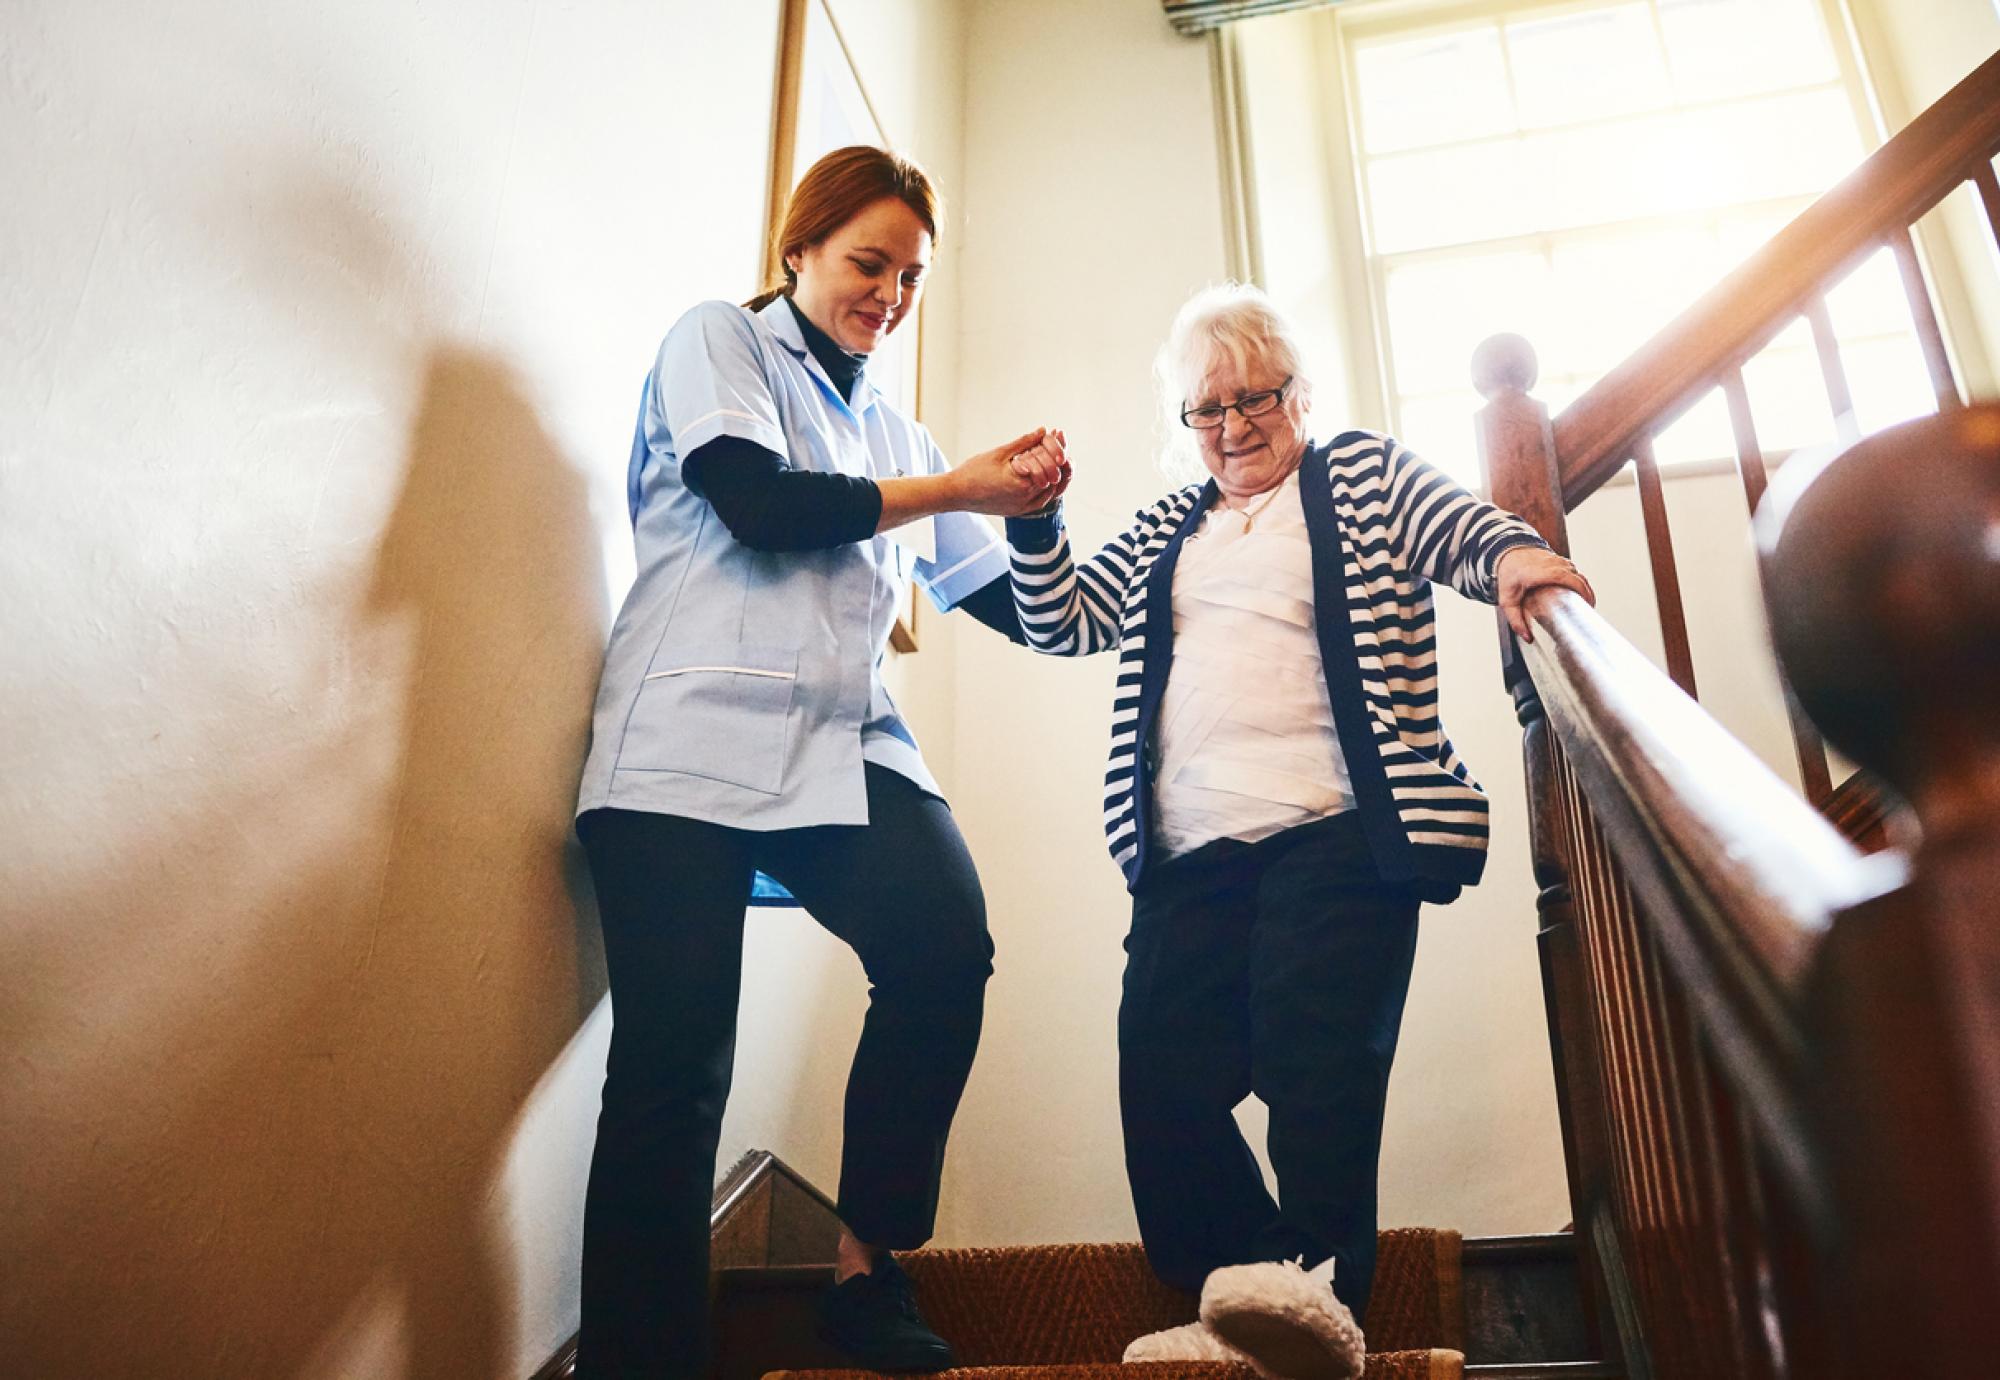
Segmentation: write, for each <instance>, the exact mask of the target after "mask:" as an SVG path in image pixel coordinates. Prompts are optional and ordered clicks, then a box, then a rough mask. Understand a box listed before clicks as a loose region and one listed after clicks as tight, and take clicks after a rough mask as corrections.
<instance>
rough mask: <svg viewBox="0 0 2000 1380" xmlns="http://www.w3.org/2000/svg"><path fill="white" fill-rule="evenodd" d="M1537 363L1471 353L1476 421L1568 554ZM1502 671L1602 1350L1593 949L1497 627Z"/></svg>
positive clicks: (1509, 496) (1497, 498)
mask: <svg viewBox="0 0 2000 1380" xmlns="http://www.w3.org/2000/svg"><path fill="white" fill-rule="evenodd" d="M1539 368H1540V366H1539V365H1538V364H1537V362H1536V359H1535V351H1534V347H1533V346H1531V345H1530V344H1528V342H1527V341H1526V340H1524V339H1523V338H1522V337H1520V336H1518V335H1496V336H1493V337H1491V338H1490V339H1488V340H1486V341H1485V342H1484V343H1482V344H1481V345H1480V346H1479V348H1478V349H1477V350H1475V351H1474V352H1473V356H1472V382H1473V385H1474V386H1475V387H1476V388H1478V390H1479V392H1480V394H1481V396H1483V397H1484V398H1485V399H1486V405H1485V406H1484V407H1482V408H1481V409H1480V410H1479V412H1478V414H1477V418H1476V423H1477V430H1478V438H1479V460H1480V466H1481V469H1482V471H1483V473H1484V475H1485V478H1486V488H1487V492H1488V494H1489V495H1490V496H1491V497H1492V500H1493V502H1494V503H1495V504H1497V505H1498V506H1500V507H1502V508H1505V509H1507V510H1508V511H1509V512H1513V513H1517V514H1519V515H1520V516H1521V517H1522V518H1524V519H1526V520H1527V522H1528V524H1529V525H1530V526H1532V527H1533V528H1534V529H1535V530H1536V531H1537V532H1539V533H1541V535H1542V539H1543V540H1544V541H1546V542H1548V544H1549V545H1550V546H1552V547H1554V548H1555V549H1556V550H1557V551H1559V552H1562V553H1563V554H1564V555H1567V554H1569V531H1568V528H1567V526H1566V524H1565V523H1564V520H1563V514H1564V511H1565V510H1564V507H1563V500H1562V483H1561V479H1560V475H1559V471H1558V468H1557V462H1556V453H1555V438H1554V434H1553V432H1552V431H1551V429H1550V426H1549V412H1548V409H1547V408H1545V407H1543V406H1542V404H1541V403H1539V402H1537V401H1536V400H1535V398H1534V397H1533V396H1532V395H1531V394H1530V393H1529V392H1528V390H1529V389H1531V388H1533V387H1534V386H1535V379H1536V377H1537V375H1538V373H1539ZM1500 662H1501V672H1502V677H1503V679H1504V680H1505V682H1506V686H1507V690H1508V692H1509V693H1510V694H1511V695H1512V696H1513V698H1514V712H1515V716H1516V717H1517V718H1518V719H1519V720H1520V724H1521V753H1522V759H1523V765H1524V767H1525V769H1526V777H1527V795H1528V847H1529V850H1530V854H1531V857H1532V860H1533V863H1534V871H1535V884H1536V886H1537V887H1538V888H1539V892H1538V894H1537V896H1536V900H1535V908H1536V912H1537V915H1538V918H1539V920H1540V928H1539V932H1538V934H1537V936H1536V945H1537V948H1538V951H1539V953H1540V956H1541V964H1542V998H1543V1004H1544V1007H1545V1011H1546V1015H1547V1019H1548V1026H1549V1052H1550V1056H1551V1058H1552V1060H1553V1062H1554V1065H1555V1083H1556V1105H1557V1108H1558V1110H1559V1112H1560V1115H1561V1118H1562V1137H1563V1159H1564V1162H1565V1164H1566V1167H1567V1169H1568V1174H1569V1195H1570V1209H1571V1212H1572V1214H1573V1218H1574V1221H1575V1223H1576V1236H1577V1241H1576V1245H1577V1265H1578V1270H1579V1273H1580V1275H1581V1277H1582V1280H1583V1281H1584V1305H1585V1310H1586V1319H1587V1322H1588V1324H1589V1328H1590V1333H1591V1337H1590V1340H1591V1343H1592V1345H1593V1346H1594V1347H1598V1348H1600V1350H1599V1351H1598V1352H1597V1353H1596V1354H1599V1355H1602V1354H1603V1352H1602V1350H1601V1347H1602V1344H1603V1337H1602V1319H1604V1318H1605V1317H1606V1316H1607V1314H1608V1297H1607V1295H1606V1294H1605V1292H1604V1287H1605V1285H1604V1274H1603V1271H1602V1269H1601V1268H1600V1266H1599V1261H1598V1251H1597V1242H1596V1240H1595V1236H1596V1231H1597V1224H1598V1223H1599V1221H1600V1220H1601V1219H1605V1218H1606V1214H1607V1213H1608V1211H1609V1203H1610V1192H1611V1183H1610V1173H1611V1161H1610V1153H1609V1144H1610V1142H1609V1132H1608V1129H1607V1124H1606V1120H1605V1109H1604V1092H1603V1088H1604V1084H1603V1081H1602V1077H1601V1071H1600V1068H1599V1063H1598V1059H1599V1053H1598V1051H1599V1041H1598V1035H1597V1028H1596V1022H1595V1019H1594V1017H1593V1015H1592V1009H1591V1002H1590V996H1589V991H1588V989H1587V987H1586V984H1585V976H1584V955H1583V949H1582V945H1581V943H1580V940H1579V935H1578V933H1577V927H1576V907H1575V903H1574V899H1573V894H1572V891H1571V886H1570V879H1571V867H1570V861H1569V859H1568V858H1567V857H1566V856H1565V852H1566V849H1565V839H1566V830H1567V822H1566V815H1565V805H1564V801H1563V796H1562V790H1561V785H1560V782H1559V779H1558V771H1557V763H1556V756H1555V751H1556V749H1555V742H1554V740H1553V738H1552V737H1551V736H1550V731H1549V723H1548V718H1547V716H1546V715H1545V714H1544V712H1543V709H1542V702H1541V699H1540V697H1539V696H1538V695H1537V694H1536V691H1535V682H1534V680H1533V679H1532V678H1531V677H1530V676H1529V674H1528V667H1527V663H1526V662H1525V661H1524V660H1523V659H1522V657H1521V655H1520V648H1519V647H1518V646H1517V644H1516V643H1515V640H1514V637H1513V634H1512V633H1511V632H1509V631H1508V629H1507V625H1506V623H1505V622H1504V621H1502V622H1501V623H1500Z"/></svg>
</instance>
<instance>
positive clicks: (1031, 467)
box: [1009, 429, 1070, 506]
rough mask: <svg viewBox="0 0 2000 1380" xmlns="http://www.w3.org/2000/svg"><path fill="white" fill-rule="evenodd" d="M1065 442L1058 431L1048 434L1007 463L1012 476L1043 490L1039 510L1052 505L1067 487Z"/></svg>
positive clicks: (1068, 471)
mask: <svg viewBox="0 0 2000 1380" xmlns="http://www.w3.org/2000/svg"><path fill="white" fill-rule="evenodd" d="M1067 445H1068V441H1067V440H1066V439H1065V438H1064V436H1063V434H1062V431H1061V430H1060V429H1057V430H1055V431H1051V432H1049V433H1047V434H1046V435H1045V436H1044V437H1043V438H1042V439H1041V440H1040V441H1038V442H1036V443H1035V444H1034V445H1033V446H1031V447H1029V448H1028V449H1027V450H1024V451H1021V452H1020V453H1019V454H1017V455H1015V456H1014V458H1013V460H1012V461H1010V462H1009V463H1010V464H1012V465H1013V467H1014V473H1015V474H1017V475H1020V476H1021V477H1022V478H1023V479H1026V480H1028V481H1029V482H1030V483H1033V484H1036V485H1039V486H1040V487H1041V489H1042V490H1043V493H1042V506H1047V505H1048V504H1050V503H1053V502H1055V501H1056V500H1057V499H1058V498H1061V497H1062V495H1063V490H1065V489H1067V488H1068V487H1069V480H1070V468H1069V456H1068V454H1067V453H1066V450H1065V447H1066V446H1067Z"/></svg>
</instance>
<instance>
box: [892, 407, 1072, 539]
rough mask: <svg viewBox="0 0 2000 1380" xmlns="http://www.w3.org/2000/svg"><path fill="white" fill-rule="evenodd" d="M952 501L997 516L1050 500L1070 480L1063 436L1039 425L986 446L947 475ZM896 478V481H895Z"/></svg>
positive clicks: (1030, 508)
mask: <svg viewBox="0 0 2000 1380" xmlns="http://www.w3.org/2000/svg"><path fill="white" fill-rule="evenodd" d="M946 478H947V481H948V482H949V483H950V484H951V486H952V489H953V497H952V506H953V507H956V508H962V509H964V510H966V511H968V512H974V513H986V514H988V515H990V516H993V517H1020V516H1022V515H1023V514H1025V513H1032V512H1034V511H1035V510H1036V509H1038V508H1043V507H1046V506H1048V504H1049V503H1050V502H1051V501H1052V500H1053V499H1054V498H1055V497H1056V496H1057V495H1058V494H1060V493H1061V492H1062V491H1063V489H1064V488H1065V487H1066V486H1067V485H1068V483H1069V463H1068V461H1067V460H1065V459H1064V458H1063V449H1062V435H1061V433H1060V432H1054V431H1050V430H1049V429H1048V428H1047V427H1037V428H1036V429H1035V430H1034V431H1031V432H1029V433H1028V434H1027V435H1025V436H1020V437H1016V438H1015V439H1014V440H1012V441H1009V442H1008V443H1007V444H1005V445H1002V446H995V447H994V448H993V449H992V450H986V451H981V452H980V453H979V454H977V455H975V456H973V457H972V458H971V459H970V460H967V461H965V462H963V463H962V464H960V465H959V466H958V467H957V468H955V469H953V470H952V472H951V473H950V474H949V475H948V476H946ZM891 482H893V481H891Z"/></svg>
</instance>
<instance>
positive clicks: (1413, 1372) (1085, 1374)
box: [764, 1351, 1465, 1380]
mask: <svg viewBox="0 0 2000 1380" xmlns="http://www.w3.org/2000/svg"><path fill="white" fill-rule="evenodd" d="M1464 1373H1465V1371H1464V1362H1463V1358H1461V1357H1460V1356H1459V1354H1458V1353H1457V1352H1455V1351H1384V1352H1370V1353H1369V1354H1368V1367H1367V1369H1366V1370H1364V1371H1363V1372H1362V1375H1361V1380H1459V1378H1460V1376H1461V1375H1463V1374H1464ZM1255 1375H1256V1372H1255V1371H1253V1370H1251V1369H1250V1368H1249V1367H1248V1366H1239V1365H1235V1364H1233V1363H1231V1362H1228V1361H1137V1362H1133V1363H1132V1364H1130V1365H1124V1364H1120V1363H1117V1362H1108V1361H1083V1362H1071V1363H1068V1364H1062V1365H1046V1366H962V1367H960V1368H958V1369H957V1370H947V1371H940V1372H939V1373H938V1376H937V1380H1254V1377H1255ZM764 1380H897V1377H885V1376H883V1375H882V1374H881V1373H880V1372H877V1371H872V1370H789V1371H786V1370H781V1371H772V1372H769V1373H768V1374H767V1375H766V1376H765V1377H764Z"/></svg>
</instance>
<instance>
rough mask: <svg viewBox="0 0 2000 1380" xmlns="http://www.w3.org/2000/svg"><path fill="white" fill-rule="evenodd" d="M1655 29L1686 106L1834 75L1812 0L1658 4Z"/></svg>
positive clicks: (1704, 0)
mask: <svg viewBox="0 0 2000 1380" xmlns="http://www.w3.org/2000/svg"><path fill="white" fill-rule="evenodd" d="M1660 28H1661V30H1662V31H1663V32H1664V33H1665V34H1666V39H1667V60H1668V62H1669V63H1671V64H1672V67H1673V74H1674V86H1675V89H1676V91H1677V93H1678V94H1679V96H1680V99H1682V100H1683V101H1707V100H1715V99H1717V98H1718V97H1726V96H1739V95H1748V94H1750V93H1752V92H1757V91H1771V90H1776V89H1778V88H1780V87H1786V86H1805V85H1809V84H1811V83H1814V82H1828V81H1833V80H1835V79H1836V78H1837V77H1838V75H1839V69H1838V68H1837V66H1836V65H1835V63H1834V60H1833V49H1832V46H1831V45H1830V44H1828V42H1827V38H1826V29H1825V26H1824V25H1822V24H1821V23H1820V17H1819V14H1818V12H1817V10H1816V7H1815V6H1814V4H1813V0H1660Z"/></svg>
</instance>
